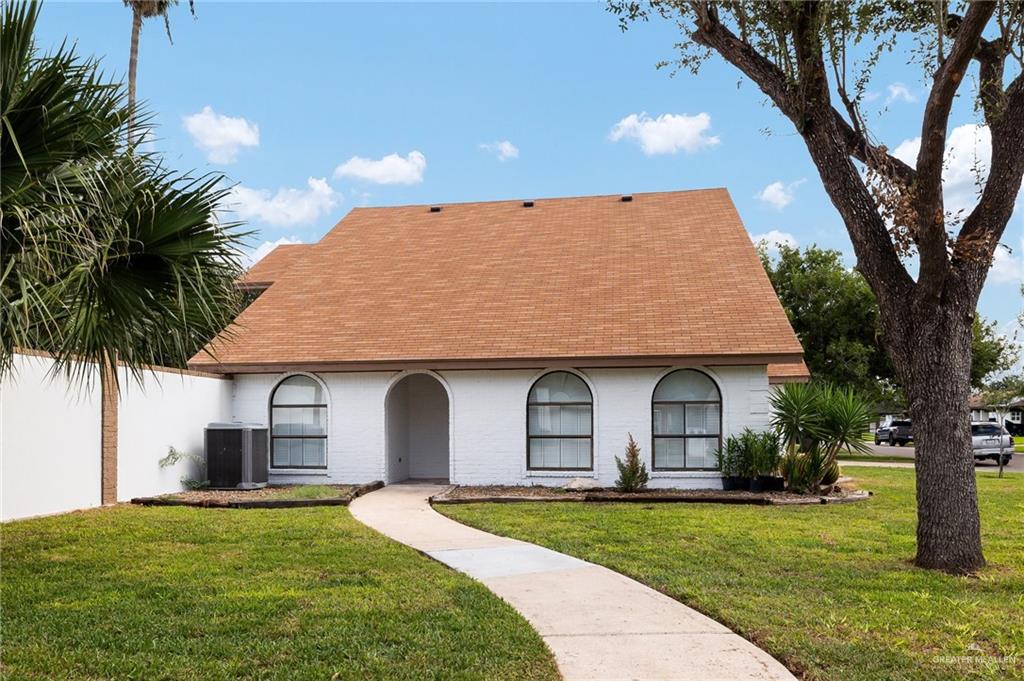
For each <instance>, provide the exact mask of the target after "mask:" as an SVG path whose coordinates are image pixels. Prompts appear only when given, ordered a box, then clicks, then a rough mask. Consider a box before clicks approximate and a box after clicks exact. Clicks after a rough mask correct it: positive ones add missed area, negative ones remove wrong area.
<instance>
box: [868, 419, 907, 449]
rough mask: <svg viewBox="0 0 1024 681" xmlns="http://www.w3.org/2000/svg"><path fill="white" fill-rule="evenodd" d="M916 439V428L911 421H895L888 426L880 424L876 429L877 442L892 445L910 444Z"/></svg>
mask: <svg viewBox="0 0 1024 681" xmlns="http://www.w3.org/2000/svg"><path fill="white" fill-rule="evenodd" d="M913 441H914V428H913V426H911V425H910V421H893V422H892V423H890V424H889V425H887V426H879V427H878V430H876V431H875V444H876V445H880V444H882V443H883V442H886V443H888V444H889V445H890V446H891V445H900V446H901V447H902V446H903V445H905V444H909V443H911V442H913Z"/></svg>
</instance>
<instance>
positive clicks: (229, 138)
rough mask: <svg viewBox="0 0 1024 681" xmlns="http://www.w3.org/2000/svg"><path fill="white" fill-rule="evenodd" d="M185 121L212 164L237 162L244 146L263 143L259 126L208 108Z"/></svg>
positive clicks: (186, 117)
mask: <svg viewBox="0 0 1024 681" xmlns="http://www.w3.org/2000/svg"><path fill="white" fill-rule="evenodd" d="M182 120H183V122H184V124H185V130H186V131H187V132H188V134H189V135H191V136H192V142H193V143H194V144H195V145H196V146H197V147H198V148H200V149H202V150H203V151H205V152H206V158H207V160H209V161H210V162H211V163H234V162H235V158H236V157H237V156H238V152H239V151H240V150H241V149H242V147H258V146H259V144H260V128H259V126H258V125H256V124H255V123H250V122H249V121H247V120H245V119H244V118H241V117H238V118H234V117H231V116H224V115H222V114H219V113H217V112H216V111H214V110H213V109H212V108H211V107H209V106H204V107H203V110H202V111H200V112H199V113H194V114H192V115H191V116H185V117H184V119H182Z"/></svg>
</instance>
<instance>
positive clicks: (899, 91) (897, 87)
mask: <svg viewBox="0 0 1024 681" xmlns="http://www.w3.org/2000/svg"><path fill="white" fill-rule="evenodd" d="M886 90H888V92H889V96H888V97H886V98H885V103H886V104H892V103H893V102H907V103H908V104H913V103H914V102H916V101H917V95H915V94H914V93H913V92H912V91H911V90H910V88H908V87H907V86H906V85H904V84H903V83H889V85H888V87H886Z"/></svg>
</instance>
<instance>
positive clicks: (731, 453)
mask: <svg viewBox="0 0 1024 681" xmlns="http://www.w3.org/2000/svg"><path fill="white" fill-rule="evenodd" d="M737 449H738V447H737V442H736V438H734V437H729V438H726V440H725V442H724V443H723V444H722V446H721V447H720V448H719V449H718V451H717V452H715V458H716V459H717V460H718V469H719V470H720V471H721V472H722V489H723V490H727V491H728V490H735V489H740V475H739V456H738V452H737Z"/></svg>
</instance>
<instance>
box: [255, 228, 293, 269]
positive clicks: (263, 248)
mask: <svg viewBox="0 0 1024 681" xmlns="http://www.w3.org/2000/svg"><path fill="white" fill-rule="evenodd" d="M301 243H302V239H298V238H296V237H294V236H283V237H281V238H280V239H278V240H277V241H264V242H263V243H261V244H260V245H259V246H257V247H256V248H254V249H252V250H251V251H248V252H245V253H242V265H244V266H245V268H246V269H249V268H250V267H252V266H253V265H255V264H256V263H258V262H259V261H260V260H263V258H265V257H267V254H269V253H270V252H271V251H272V250H274V249H275V248H277V247H278V246H283V245H286V244H301Z"/></svg>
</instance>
